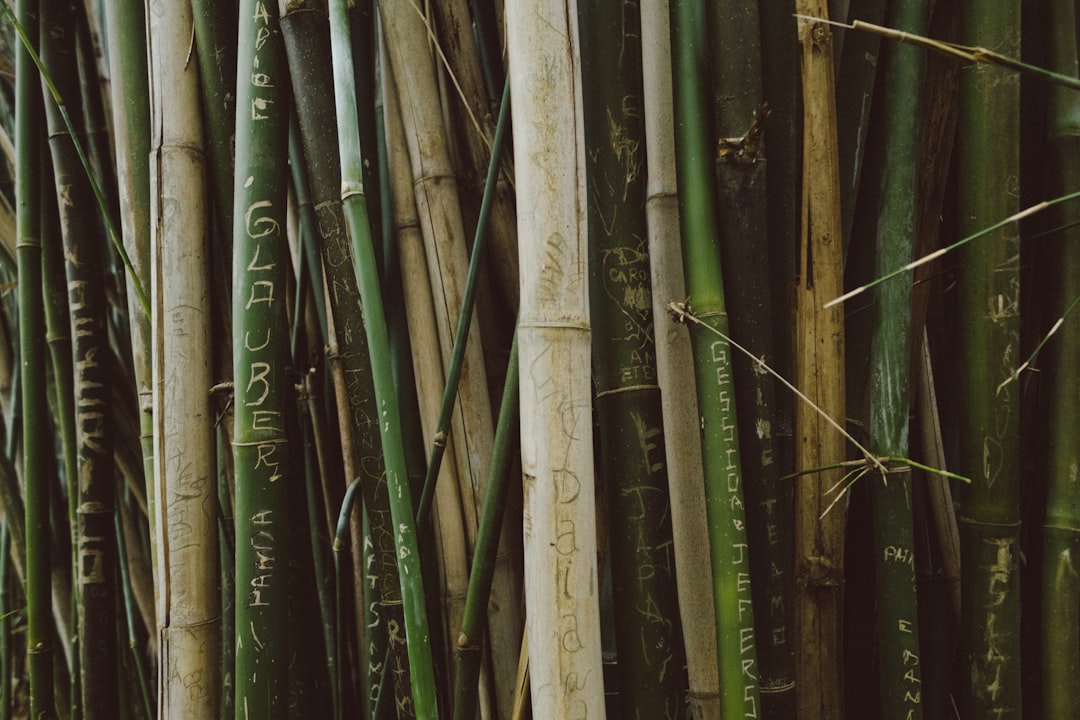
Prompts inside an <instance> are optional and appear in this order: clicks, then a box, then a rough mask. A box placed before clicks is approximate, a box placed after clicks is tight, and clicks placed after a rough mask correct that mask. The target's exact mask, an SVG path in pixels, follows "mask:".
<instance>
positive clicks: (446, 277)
mask: <svg viewBox="0 0 1080 720" xmlns="http://www.w3.org/2000/svg"><path fill="white" fill-rule="evenodd" d="M380 9H381V11H382V16H381V17H382V22H383V28H384V31H385V35H386V45H385V47H386V49H387V51H388V52H387V55H388V56H389V60H390V64H391V67H392V69H393V71H394V77H395V78H396V83H395V84H396V87H397V94H398V102H399V108H400V111H401V119H402V123H403V125H404V127H405V137H406V143H407V146H408V148H409V159H410V163H411V167H412V172H413V187H414V192H415V195H416V206H417V212H418V218H419V221H420V230H421V233H422V234H423V237H424V246H425V251H426V255H427V261H428V279H429V282H430V283H431V288H432V296H433V298H434V303H435V317H436V320H437V321H438V330H439V346H440V349H441V352H442V361H443V367H444V368H446V367H447V365H448V364H449V360H450V355H451V353H452V350H453V346H454V340H455V337H454V334H455V332H456V327H457V321H458V315H459V313H460V309H461V307H462V305H463V300H464V295H465V281H466V275H467V272H468V257H467V255H466V247H467V246H466V240H465V230H464V226H463V224H462V219H461V211H460V206H459V203H458V194H457V182H456V180H455V177H454V174H453V170H452V168H451V166H450V156H449V152H448V149H447V145H446V140H445V135H444V133H443V125H442V113H441V108H440V104H439V102H438V98H439V95H438V89H437V83H436V79H435V72H434V62H433V60H432V59H431V57H430V51H429V48H428V41H427V30H426V27H425V25H424V22H423V19H422V18H421V17H420V16H419V15H418V14H417V11H416V7H415V6H414V4H413V3H412V2H411V0H387V1H386V2H384V3H383V4H382V5H381V6H380ZM388 92H389V90H388ZM477 327H478V326H477V324H476V323H475V322H474V323H473V324H472V325H471V329H470V331H469V337H468V346H467V348H466V352H465V359H464V362H463V366H462V371H461V380H460V383H459V386H458V399H457V404H456V406H455V415H456V416H457V417H458V418H459V420H458V424H456V425H454V426H453V429H452V432H453V434H454V439H455V443H456V444H455V449H456V458H457V465H458V482H459V486H460V492H461V502H462V507H463V509H464V514H465V530H466V535H467V538H468V549H469V551H470V552H471V551H472V548H473V547H474V545H475V543H476V529H477V517H478V515H479V507H480V504H481V502H482V500H483V497H484V494H485V491H486V490H487V466H488V462H489V461H490V458H491V445H492V440H493V438H494V433H495V431H494V426H493V423H492V419H491V402H490V400H489V397H488V386H487V375H486V372H485V369H484V356H483V348H482V346H481V344H480V334H479V331H478V330H477ZM506 528H507V526H505V525H504V532H503V534H502V535H501V536H500V542H499V546H500V550H499V558H500V559H499V561H498V564H497V567H496V571H495V579H494V582H493V585H492V594H491V604H490V614H489V616H488V637H489V640H490V643H491V655H492V667H493V668H494V669H495V671H496V672H497V673H498V676H497V677H496V679H495V684H496V692H497V693H498V694H499V695H500V696H501V695H502V694H503V692H502V691H500V690H499V687H505V686H509V685H510V684H511V683H512V682H513V680H512V679H511V677H510V675H511V668H513V667H514V663H515V662H516V659H517V657H518V651H519V648H520V644H521V629H522V619H521V613H520V595H521V578H520V573H519V571H518V570H517V569H516V568H515V567H514V566H512V565H511V563H510V555H509V553H508V552H506V548H507V547H508V542H507V534H506V533H507V529H506Z"/></svg>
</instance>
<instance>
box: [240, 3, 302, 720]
mask: <svg viewBox="0 0 1080 720" xmlns="http://www.w3.org/2000/svg"><path fill="white" fill-rule="evenodd" d="M240 6H241V7H240V15H239V17H240V19H241V20H240V27H241V32H240V33H239V36H238V38H239V39H238V51H237V80H236V84H237V93H238V97H237V101H236V108H237V109H236V117H235V121H236V171H235V176H234V178H233V187H234V188H235V196H234V199H233V213H232V217H233V243H234V249H233V258H234V261H235V262H234V267H233V287H234V295H233V321H234V327H233V347H234V348H235V350H236V352H235V356H234V368H233V374H234V377H235V378H236V382H235V389H234V398H235V401H234V407H235V420H234V422H235V430H234V433H233V459H234V461H235V468H236V511H235V522H236V628H237V642H236V679H235V682H236V704H235V708H234V712H235V714H236V717H237V719H238V720H242V719H244V718H248V717H251V716H255V717H261V718H284V717H286V716H287V712H288V703H287V702H286V692H287V684H288V677H289V675H288V668H289V661H288V657H289V646H288V634H287V632H286V629H287V628H288V627H289V617H288V608H289V602H288V596H287V591H286V590H287V589H286V584H287V583H286V580H287V577H286V573H287V571H288V562H287V556H288V555H289V550H288V547H289V543H288V541H287V538H286V537H285V535H286V530H287V528H288V526H289V523H288V515H289V497H288V494H287V489H288V487H289V485H290V484H291V482H292V473H291V469H290V464H289V449H288V441H287V437H286V436H287V433H286V412H287V410H288V408H289V407H290V406H291V405H290V403H289V399H288V397H287V388H288V383H287V381H286V375H285V368H286V366H287V365H288V359H287V351H288V338H289V333H288V326H287V323H286V312H285V306H284V303H285V292H286V291H285V273H286V269H287V262H288V261H287V258H288V255H287V252H288V250H287V247H286V242H285V235H284V231H285V228H284V226H285V222H286V217H285V205H286V191H287V187H288V186H287V175H286V172H287V166H286V161H287V157H288V156H287V155H286V154H285V153H284V152H282V151H283V150H284V148H285V143H286V141H287V138H288V135H287V133H288V127H289V126H288V114H287V110H286V103H287V101H288V82H287V76H286V72H285V57H284V46H283V43H282V39H281V31H280V27H279V20H278V13H277V6H276V5H274V4H273V3H271V4H269V5H267V4H266V3H263V2H260V0H245V1H244V2H241V3H240ZM274 148H276V149H278V151H277V152H274V151H273V149H274Z"/></svg>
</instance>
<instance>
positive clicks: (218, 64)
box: [191, 0, 239, 350]
mask: <svg viewBox="0 0 1080 720" xmlns="http://www.w3.org/2000/svg"><path fill="white" fill-rule="evenodd" d="M238 5H239V2H238V0H191V14H192V19H193V20H194V21H195V24H194V29H193V35H194V44H195V53H196V56H197V58H198V65H199V80H200V82H199V90H200V97H201V99H202V116H203V120H202V123H203V128H204V129H205V130H204V131H205V136H206V154H207V159H208V160H209V164H210V178H209V181H210V188H211V189H210V193H209V194H210V197H211V198H212V203H213V208H214V213H215V214H216V216H217V224H216V227H217V228H218V232H215V233H213V238H215V239H214V240H212V241H211V253H212V255H213V257H214V267H215V268H216V269H215V271H214V272H215V289H224V290H226V291H228V290H229V289H230V286H231V278H230V277H229V272H227V271H223V269H224V268H230V267H232V251H233V247H232V243H231V242H230V238H229V234H230V233H231V232H232V229H233V227H234V224H235V223H234V222H233V211H234V208H233V171H234V168H233V156H234V147H235V142H236V108H237V100H238V99H237V84H236V65H237V58H238V49H237V45H236V41H237V37H238V36H237V7H238ZM219 274H220V277H217V276H218V275H219ZM222 284H223V285H224V287H222ZM226 297H227V295H226ZM222 306H223V307H222V312H223V313H225V314H226V317H228V313H229V312H230V311H231V308H229V303H228V302H223V303H222ZM225 349H226V348H221V350H225Z"/></svg>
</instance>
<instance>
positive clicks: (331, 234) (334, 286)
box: [281, 3, 410, 707]
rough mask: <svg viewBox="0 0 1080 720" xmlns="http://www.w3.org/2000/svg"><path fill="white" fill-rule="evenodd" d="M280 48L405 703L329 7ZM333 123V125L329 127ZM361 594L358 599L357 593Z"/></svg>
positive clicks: (303, 13)
mask: <svg viewBox="0 0 1080 720" xmlns="http://www.w3.org/2000/svg"><path fill="white" fill-rule="evenodd" d="M281 28H282V33H283V36H284V39H285V48H286V53H287V55H288V59H289V66H290V74H291V76H292V83H293V89H294V93H295V95H296V97H297V103H296V106H297V114H298V117H299V125H300V135H301V140H302V144H303V146H304V157H305V160H306V163H307V169H308V175H309V180H310V182H311V196H312V200H313V202H314V203H315V208H316V216H317V219H318V227H319V230H320V233H321V235H322V237H321V241H322V258H323V267H324V270H325V272H326V278H327V286H328V290H329V295H330V311H331V313H332V315H333V323H334V331H333V333H332V334H333V336H334V342H333V343H332V346H333V345H336V346H337V348H338V353H339V355H338V360H339V362H340V368H341V375H342V376H341V378H340V380H336V381H335V382H340V387H341V390H340V392H342V393H344V394H343V395H339V398H338V403H339V408H338V411H339V413H345V420H344V422H343V423H342V424H344V425H347V426H348V428H349V433H350V435H351V438H352V442H351V444H349V445H347V446H346V450H345V452H346V453H347V454H348V457H347V458H346V467H345V472H346V476H352V474H353V472H354V471H355V473H356V474H357V475H362V483H361V484H362V486H363V495H364V504H365V508H366V510H367V513H368V518H369V520H370V522H371V524H372V537H373V540H374V543H375V552H376V558H377V562H376V570H375V574H376V576H377V577H378V580H377V582H378V583H379V597H380V598H381V599H380V602H379V617H380V622H381V623H383V624H384V625H386V626H387V627H388V628H389V627H393V628H395V632H393V633H390V634H389V635H388V636H389V637H391V639H392V642H391V651H392V656H391V663H392V665H393V668H394V669H393V671H392V672H393V678H392V679H393V682H394V688H395V694H396V696H397V697H398V699H399V700H400V701H401V702H403V703H404V704H405V706H406V707H408V706H409V705H410V703H409V702H408V698H409V695H410V680H409V663H408V657H407V647H406V643H405V642H403V641H402V640H403V638H402V636H401V629H403V628H404V626H405V623H404V617H403V614H402V613H403V608H402V605H401V585H400V581H399V579H398V570H397V553H396V551H395V549H394V538H395V537H396V532H395V531H394V522H393V520H392V517H391V509H390V497H389V495H390V493H389V491H388V486H387V482H386V477H385V476H384V472H383V454H382V448H381V447H380V443H379V437H378V433H377V430H376V426H377V425H380V424H381V423H379V421H378V418H379V417H380V414H379V408H378V406H377V403H376V398H375V391H374V387H373V382H372V370H371V360H370V350H369V347H368V343H367V337H366V335H365V332H364V326H363V325H364V324H363V317H364V316H365V315H366V312H365V311H364V310H363V308H364V307H365V305H364V303H363V302H362V299H361V296H360V289H359V286H358V283H357V274H356V272H355V270H354V267H355V264H354V261H353V251H352V247H351V245H350V240H349V237H348V233H347V230H346V225H345V218H344V213H343V211H342V201H341V192H340V191H341V171H340V166H341V165H340V163H341V160H340V158H339V157H338V153H337V147H336V144H335V139H336V135H337V129H336V120H335V117H334V114H333V108H332V106H331V104H330V99H331V97H332V94H331V93H332V92H333V89H332V87H331V86H330V81H331V78H330V77H328V76H327V73H326V68H327V67H329V66H330V64H331V54H330V47H329V42H328V39H329V38H328V34H329V19H328V16H327V13H326V12H324V11H322V10H317V9H313V8H312V7H309V6H307V5H304V4H300V3H297V4H295V5H294V6H292V7H291V8H290V10H289V12H287V13H285V14H284V15H283V16H282V19H281ZM331 128H332V129H333V131H331ZM352 523H353V524H352V526H351V532H350V540H351V542H352V553H353V562H354V567H353V575H354V586H355V588H356V590H357V592H360V591H361V590H362V589H363V587H364V586H365V585H366V584H367V577H368V570H367V569H366V568H364V567H363V566H362V565H361V564H360V563H361V561H362V547H361V542H362V540H363V533H362V532H361V528H360V525H361V522H360V515H359V514H354V515H353V519H352ZM361 602H362V601H361Z"/></svg>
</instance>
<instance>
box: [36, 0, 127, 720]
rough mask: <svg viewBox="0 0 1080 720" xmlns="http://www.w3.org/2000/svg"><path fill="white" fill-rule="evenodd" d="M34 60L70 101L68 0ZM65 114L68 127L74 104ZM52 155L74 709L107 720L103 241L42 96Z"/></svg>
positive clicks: (109, 578)
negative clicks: (66, 421)
mask: <svg viewBox="0 0 1080 720" xmlns="http://www.w3.org/2000/svg"><path fill="white" fill-rule="evenodd" d="M42 12H43V16H42V27H41V30H42V32H41V37H42V45H43V47H42V51H43V52H42V59H43V61H44V62H45V65H46V67H47V68H48V69H49V72H50V74H51V75H52V77H53V80H54V83H55V86H56V89H57V91H58V93H59V96H60V97H61V98H63V99H64V101H65V102H67V103H69V104H70V103H71V102H73V99H75V98H78V89H77V86H76V85H75V83H76V82H77V79H76V75H75V74H74V72H73V70H74V65H73V63H74V56H73V54H72V50H73V48H72V44H73V41H74V39H75V28H74V21H75V19H76V17H77V15H76V11H75V8H74V5H73V3H72V2H70V1H69V0H55V1H50V2H46V3H43V4H42ZM68 113H69V116H70V117H71V118H73V120H74V122H75V124H76V126H77V125H78V118H79V117H80V113H79V108H78V107H77V106H74V107H72V106H70V105H69V108H68ZM46 116H47V118H48V127H49V136H50V141H49V145H50V149H51V151H52V157H53V168H54V172H55V175H56V191H57V198H58V205H59V208H60V227H61V233H62V235H63V240H64V255H65V259H66V261H67V262H66V274H67V286H68V298H69V304H70V305H69V307H70V313H71V315H70V318H71V336H72V350H73V354H72V359H73V363H74V368H75V375H74V379H75V418H76V425H77V437H78V465H79V469H78V483H79V489H80V498H79V506H78V526H79V527H78V531H79V532H78V535H77V542H78V547H79V564H78V567H79V573H78V586H79V598H80V602H79V605H78V608H79V639H80V642H79V655H80V672H81V676H82V682H81V688H82V706H83V713H84V717H85V718H87V720H94V719H95V718H114V717H116V715H117V713H118V711H119V708H118V703H119V697H118V688H117V658H116V640H117V626H116V612H115V587H116V583H115V578H114V567H115V565H114V563H115V562H116V557H115V556H116V543H115V535H114V532H113V528H112V526H113V520H112V514H113V512H114V503H115V499H114V498H115V485H114V483H115V481H114V478H113V458H112V448H111V445H112V442H111V438H110V436H109V433H108V432H107V417H108V412H109V411H108V408H109V405H110V399H109V392H110V380H109V370H110V363H109V361H108V359H107V356H108V339H107V325H106V321H105V299H104V292H103V287H102V286H103V279H104V276H103V267H102V262H103V255H104V251H105V246H104V243H105V237H104V233H103V232H102V229H101V226H100V224H99V223H98V221H97V216H96V211H97V207H96V205H95V197H94V192H93V189H92V188H91V185H90V182H89V178H88V177H87V175H86V172H85V170H84V168H83V167H82V165H81V163H80V159H79V157H78V155H77V151H76V148H75V145H74V142H73V139H72V136H71V134H70V133H69V130H68V127H67V125H66V123H65V122H64V118H63V117H62V114H61V112H60V107H59V105H58V104H57V103H56V102H53V101H52V99H51V98H47V99H46Z"/></svg>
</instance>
